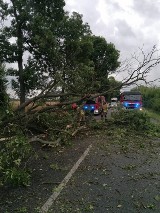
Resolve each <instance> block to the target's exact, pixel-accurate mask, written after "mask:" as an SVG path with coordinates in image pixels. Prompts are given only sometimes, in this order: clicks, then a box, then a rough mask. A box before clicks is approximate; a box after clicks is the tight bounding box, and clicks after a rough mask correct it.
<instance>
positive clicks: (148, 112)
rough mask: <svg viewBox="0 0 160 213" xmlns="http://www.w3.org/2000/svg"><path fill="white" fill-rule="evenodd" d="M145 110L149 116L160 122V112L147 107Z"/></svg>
mask: <svg viewBox="0 0 160 213" xmlns="http://www.w3.org/2000/svg"><path fill="white" fill-rule="evenodd" d="M145 112H146V113H147V114H148V116H149V117H150V118H151V119H154V120H155V121H156V122H157V123H159V124H160V114H158V113H156V112H154V111H152V110H149V109H145Z"/></svg>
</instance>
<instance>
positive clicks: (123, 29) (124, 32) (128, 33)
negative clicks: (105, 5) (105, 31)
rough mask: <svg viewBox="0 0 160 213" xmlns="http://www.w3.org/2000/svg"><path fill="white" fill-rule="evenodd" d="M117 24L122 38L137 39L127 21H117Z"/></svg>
mask: <svg viewBox="0 0 160 213" xmlns="http://www.w3.org/2000/svg"><path fill="white" fill-rule="evenodd" d="M115 24H116V27H117V29H118V33H119V34H120V36H124V37H130V38H131V39H132V38H135V37H136V36H135V34H134V32H133V30H132V28H131V27H130V26H129V25H128V24H127V22H126V21H125V20H120V19H119V20H116V21H115Z"/></svg>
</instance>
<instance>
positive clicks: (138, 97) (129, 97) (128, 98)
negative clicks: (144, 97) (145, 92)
mask: <svg viewBox="0 0 160 213" xmlns="http://www.w3.org/2000/svg"><path fill="white" fill-rule="evenodd" d="M124 100H125V101H140V100H141V95H124Z"/></svg>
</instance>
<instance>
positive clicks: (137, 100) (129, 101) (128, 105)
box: [120, 91, 142, 110]
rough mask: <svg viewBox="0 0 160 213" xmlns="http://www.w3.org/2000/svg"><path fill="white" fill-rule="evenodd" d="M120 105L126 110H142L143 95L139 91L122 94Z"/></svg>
mask: <svg viewBox="0 0 160 213" xmlns="http://www.w3.org/2000/svg"><path fill="white" fill-rule="evenodd" d="M120 103H121V106H122V107H123V108H125V109H139V110H142V94H141V93H140V92H139V91H128V92H122V93H121V95H120Z"/></svg>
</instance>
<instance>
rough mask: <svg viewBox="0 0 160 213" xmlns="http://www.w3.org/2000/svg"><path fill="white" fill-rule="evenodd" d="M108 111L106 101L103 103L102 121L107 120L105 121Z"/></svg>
mask: <svg viewBox="0 0 160 213" xmlns="http://www.w3.org/2000/svg"><path fill="white" fill-rule="evenodd" d="M107 111H108V104H107V102H105V101H104V102H103V103H102V112H101V119H103V118H105V120H106V118H107Z"/></svg>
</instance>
